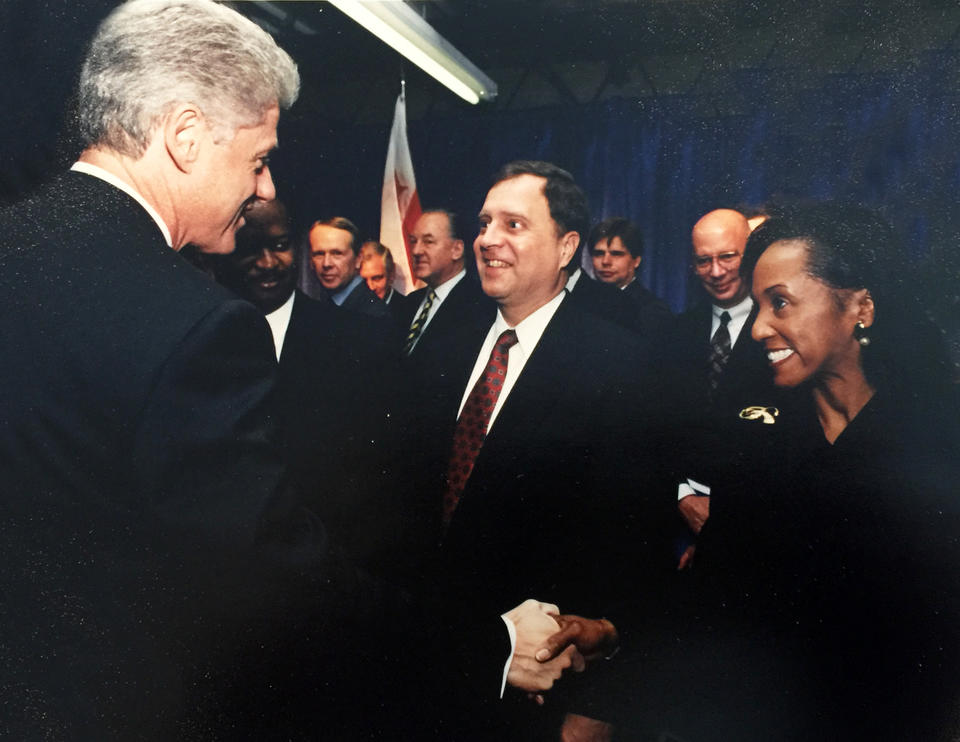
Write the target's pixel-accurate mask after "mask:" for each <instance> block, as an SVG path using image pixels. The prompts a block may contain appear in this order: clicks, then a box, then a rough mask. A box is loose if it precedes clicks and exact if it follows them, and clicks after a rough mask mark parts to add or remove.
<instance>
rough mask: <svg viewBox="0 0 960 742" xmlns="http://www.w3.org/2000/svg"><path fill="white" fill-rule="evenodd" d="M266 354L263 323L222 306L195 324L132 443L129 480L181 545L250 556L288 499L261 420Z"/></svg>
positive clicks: (241, 307)
mask: <svg viewBox="0 0 960 742" xmlns="http://www.w3.org/2000/svg"><path fill="white" fill-rule="evenodd" d="M271 350H272V341H271V338H270V334H269V329H268V328H267V325H266V323H265V321H264V320H263V317H262V315H260V314H259V313H258V312H257V311H256V310H255V309H254V308H253V307H252V306H250V305H249V304H246V303H245V302H240V301H236V302H229V303H226V304H223V305H221V306H220V307H218V308H217V309H214V310H213V311H212V312H210V313H209V314H208V315H207V316H205V317H204V318H202V319H201V320H200V321H199V322H198V323H197V324H196V325H195V326H194V327H193V328H192V329H191V330H190V332H189V333H188V334H187V335H186V336H185V337H184V338H183V341H182V342H181V343H180V344H179V346H178V347H177V348H176V349H175V350H174V352H173V353H172V354H171V355H170V356H169V357H168V358H167V360H166V362H165V363H164V364H163V366H162V368H160V370H159V371H158V373H157V377H156V381H155V383H154V385H153V388H152V390H151V394H150V398H149V400H148V401H147V403H146V406H145V407H144V409H143V414H142V416H141V422H140V425H139V429H138V430H137V431H136V435H135V441H136V443H135V447H134V471H135V472H136V475H137V476H138V477H140V479H141V481H140V482H138V485H139V489H140V490H141V491H143V492H145V493H149V496H150V497H151V498H152V500H153V508H154V511H155V513H156V515H157V517H158V519H159V521H160V523H162V524H164V525H165V527H166V528H167V529H169V530H170V531H172V532H173V533H175V534H176V537H177V538H178V539H188V540H191V541H192V540H198V541H200V542H202V543H205V544H206V545H207V547H208V548H215V547H216V545H220V546H225V547H227V548H228V549H244V548H249V547H251V546H252V545H253V544H254V543H255V541H256V540H257V537H258V533H259V529H260V528H261V526H262V525H263V517H262V514H263V513H265V512H270V511H271V510H272V509H275V508H276V507H278V506H280V505H281V503H282V502H283V500H284V498H285V497H286V496H285V494H284V478H283V464H282V462H281V460H280V456H279V451H278V449H277V448H276V447H275V445H274V444H275V432H274V420H273V419H272V417H271V415H270V413H269V412H268V409H269V404H270V400H271V395H272V392H273V381H274V375H275V371H276V364H275V363H274V362H273V358H272V357H271V354H270V352H271ZM171 535H173V534H171ZM322 544H323V542H322V539H321V541H320V542H318V544H317V546H318V548H319V547H322Z"/></svg>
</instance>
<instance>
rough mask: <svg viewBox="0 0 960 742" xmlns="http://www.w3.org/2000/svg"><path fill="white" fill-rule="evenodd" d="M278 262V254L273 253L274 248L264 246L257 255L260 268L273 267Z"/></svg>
mask: <svg viewBox="0 0 960 742" xmlns="http://www.w3.org/2000/svg"><path fill="white" fill-rule="evenodd" d="M278 262H279V261H278V260H277V256H276V255H274V254H273V250H270V249H269V248H266V247H265V248H263V249H262V250H261V251H260V254H259V255H258V256H257V267H258V268H273V267H274V266H276V265H277V264H278Z"/></svg>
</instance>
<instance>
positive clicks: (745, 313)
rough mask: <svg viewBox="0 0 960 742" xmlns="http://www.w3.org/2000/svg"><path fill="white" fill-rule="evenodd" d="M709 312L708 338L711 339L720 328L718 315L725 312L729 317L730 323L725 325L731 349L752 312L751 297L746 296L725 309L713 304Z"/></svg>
mask: <svg viewBox="0 0 960 742" xmlns="http://www.w3.org/2000/svg"><path fill="white" fill-rule="evenodd" d="M711 310H712V316H711V317H710V337H711V338H712V337H713V334H714V333H715V332H716V331H717V328H718V327H720V315H721V314H723V313H724V312H727V313H728V314H729V315H730V321H729V322H728V323H727V331H728V332H729V333H730V345H731V347H732V346H734V345H736V344H737V340H738V338H739V337H740V331H741V330H742V329H743V328H744V326H745V325H746V324H747V319H749V317H750V312H752V311H753V297H752V296H750V295H749V294H748V295H747V297H746V298H745V299H744V300H743V301H741V302H740V303H739V304H734V305H733V306H732V307H729V308H727V309H724V308H723V307H718V306H717V305H716V304H714V305H711ZM708 339H709V338H708Z"/></svg>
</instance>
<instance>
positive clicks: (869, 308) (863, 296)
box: [854, 289, 876, 327]
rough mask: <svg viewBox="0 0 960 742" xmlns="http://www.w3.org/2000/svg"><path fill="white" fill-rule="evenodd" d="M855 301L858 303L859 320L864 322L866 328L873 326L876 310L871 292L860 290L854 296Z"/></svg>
mask: <svg viewBox="0 0 960 742" xmlns="http://www.w3.org/2000/svg"><path fill="white" fill-rule="evenodd" d="M854 301H856V302H857V320H858V321H860V322H862V323H863V326H864V327H870V325H872V324H873V315H874V311H875V309H876V308H875V307H874V304H873V297H872V296H870V291H869V290H867V289H860V290H859V291H858V292H857V293H856V294H855V295H854Z"/></svg>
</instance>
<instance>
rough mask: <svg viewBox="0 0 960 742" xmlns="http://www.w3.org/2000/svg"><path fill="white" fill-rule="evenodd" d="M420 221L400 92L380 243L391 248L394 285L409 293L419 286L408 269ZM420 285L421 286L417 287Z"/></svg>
mask: <svg viewBox="0 0 960 742" xmlns="http://www.w3.org/2000/svg"><path fill="white" fill-rule="evenodd" d="M419 218H420V197H419V196H418V195H417V182H416V180H415V179H414V177H413V160H411V158H410V144H409V143H408V142H407V104H406V100H405V99H404V95H403V93H402V92H401V93H400V95H399V96H397V106H396V109H395V110H394V114H393V128H392V129H391V130H390V144H389V145H388V146H387V165H386V167H385V168H384V171H383V194H382V196H381V201H380V242H382V243H383V244H384V245H386V246H387V247H388V248H389V249H390V253H391V254H392V255H393V262H394V263H395V264H396V266H397V276H396V278H395V279H394V282H393V286H394V288H395V289H397V290H398V291H400V292H401V293H403V294H409V293H410V292H411V291H412V290H413V289H414V288H416V284H417V283H418V282H417V281H416V279H415V278H414V277H413V274H412V272H411V270H410V265H411V262H412V260H411V257H410V237H409V235H410V230H412V229H413V225H414V224H415V223H416V221H417V219H419ZM420 285H423V284H420Z"/></svg>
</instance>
